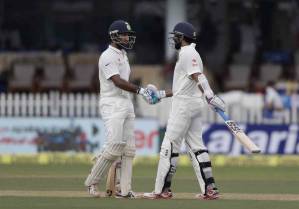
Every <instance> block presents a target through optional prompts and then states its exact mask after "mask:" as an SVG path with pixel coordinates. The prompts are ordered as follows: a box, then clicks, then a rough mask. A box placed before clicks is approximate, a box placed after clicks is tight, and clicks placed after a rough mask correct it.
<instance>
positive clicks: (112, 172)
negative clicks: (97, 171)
mask: <svg viewBox="0 0 299 209" xmlns="http://www.w3.org/2000/svg"><path fill="white" fill-rule="evenodd" d="M115 179H116V163H115V162H114V163H113V164H112V165H111V167H110V169H109V172H108V175H107V181H106V197H111V196H113V195H114V194H115Z"/></svg>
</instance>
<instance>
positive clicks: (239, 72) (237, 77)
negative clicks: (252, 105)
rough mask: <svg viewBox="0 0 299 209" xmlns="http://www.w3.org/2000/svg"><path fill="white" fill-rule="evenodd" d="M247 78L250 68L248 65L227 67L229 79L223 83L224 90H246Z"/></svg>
mask: <svg viewBox="0 0 299 209" xmlns="http://www.w3.org/2000/svg"><path fill="white" fill-rule="evenodd" d="M249 77H250V67H249V66H248V65H243V64H242V65H240V64H233V65H231V66H230V67H229V77H228V79H227V80H226V82H225V89H227V90H231V89H246V88H247V87H248V84H249Z"/></svg>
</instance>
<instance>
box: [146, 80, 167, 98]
mask: <svg viewBox="0 0 299 209" xmlns="http://www.w3.org/2000/svg"><path fill="white" fill-rule="evenodd" d="M146 88H147V89H148V90H150V91H152V92H153V94H154V97H156V98H157V100H158V102H160V101H161V99H162V98H165V97H166V92H165V90H158V89H157V87H156V86H155V85H153V84H148V85H147V86H146Z"/></svg>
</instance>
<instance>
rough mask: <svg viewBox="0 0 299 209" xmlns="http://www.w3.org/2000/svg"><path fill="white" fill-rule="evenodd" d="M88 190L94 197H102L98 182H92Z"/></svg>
mask: <svg viewBox="0 0 299 209" xmlns="http://www.w3.org/2000/svg"><path fill="white" fill-rule="evenodd" d="M87 192H88V194H89V195H90V196H92V197H101V194H100V192H99V191H98V187H97V184H92V185H90V186H89V187H87Z"/></svg>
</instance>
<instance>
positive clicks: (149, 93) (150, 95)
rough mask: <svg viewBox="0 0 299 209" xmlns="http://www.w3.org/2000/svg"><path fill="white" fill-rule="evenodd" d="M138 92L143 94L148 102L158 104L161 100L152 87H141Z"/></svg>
mask: <svg viewBox="0 0 299 209" xmlns="http://www.w3.org/2000/svg"><path fill="white" fill-rule="evenodd" d="M137 93H138V94H140V95H142V97H143V99H144V100H145V101H146V102H147V103H148V104H156V103H158V102H159V101H160V99H159V98H158V97H157V96H156V94H155V92H154V91H153V90H151V89H148V88H145V89H144V88H142V87H140V88H139V90H138V92H137Z"/></svg>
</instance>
